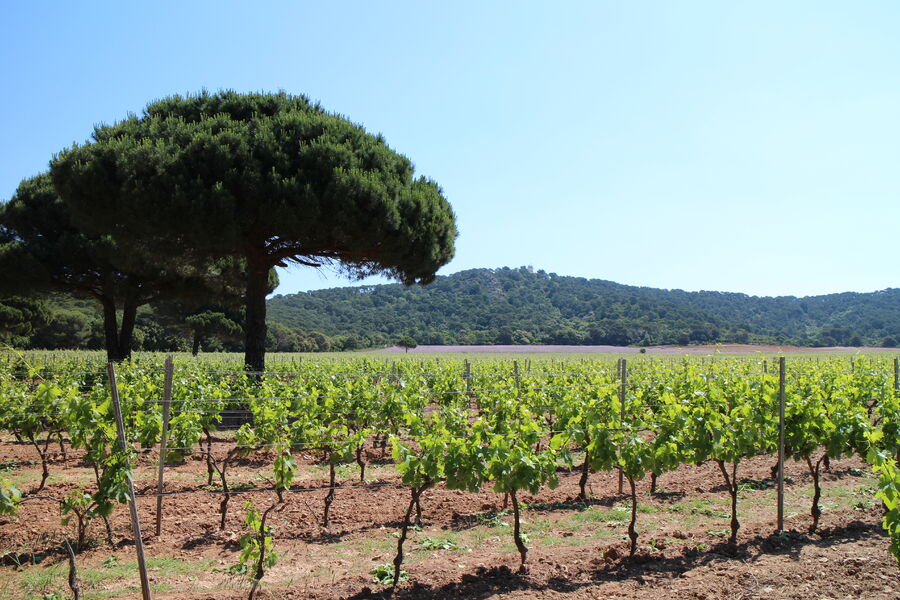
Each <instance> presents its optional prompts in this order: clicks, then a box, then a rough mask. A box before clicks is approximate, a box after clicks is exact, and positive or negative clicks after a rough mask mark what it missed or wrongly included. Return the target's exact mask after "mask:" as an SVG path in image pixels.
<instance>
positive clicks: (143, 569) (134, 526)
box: [106, 363, 153, 600]
mask: <svg viewBox="0 0 900 600" xmlns="http://www.w3.org/2000/svg"><path fill="white" fill-rule="evenodd" d="M106 371H107V373H108V374H109V389H110V392H111V393H112V403H113V410H114V411H115V414H116V432H117V434H118V438H119V450H120V451H122V452H125V451H126V448H127V445H126V443H125V425H124V424H123V423H122V405H121V404H120V403H119V387H118V384H117V383H116V366H115V364H113V363H108V364H107V366H106ZM128 501H129V508H130V509H131V530H132V532H133V534H134V547H135V549H136V550H137V563H138V571H139V572H140V575H141V597H142V599H143V600H153V596H151V595H150V579H149V578H148V577H147V563H146V562H145V561H144V540H143V538H142V537H141V523H140V521H139V520H138V512H137V503H136V502H135V499H134V481H133V479H132V477H130V476H129V477H128Z"/></svg>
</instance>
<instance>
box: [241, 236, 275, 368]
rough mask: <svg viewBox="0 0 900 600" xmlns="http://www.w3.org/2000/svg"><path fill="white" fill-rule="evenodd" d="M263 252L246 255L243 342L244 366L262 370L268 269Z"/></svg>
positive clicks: (264, 353) (264, 359)
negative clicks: (245, 304)
mask: <svg viewBox="0 0 900 600" xmlns="http://www.w3.org/2000/svg"><path fill="white" fill-rule="evenodd" d="M263 256H264V254H262V253H260V255H259V256H257V255H250V256H248V257H247V294H246V302H247V323H246V327H245V328H244V329H245V332H246V336H245V342H244V367H245V368H246V369H247V370H248V371H255V372H262V371H263V370H264V369H265V365H266V292H267V291H268V288H269V269H268V266H267V265H266V264H265V263H264V262H263Z"/></svg>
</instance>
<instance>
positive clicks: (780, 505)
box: [775, 356, 784, 534]
mask: <svg viewBox="0 0 900 600" xmlns="http://www.w3.org/2000/svg"><path fill="white" fill-rule="evenodd" d="M783 531H784V357H783V356H782V357H779V359H778V525H777V527H776V528H775V533H776V534H780V533H781V532H783Z"/></svg>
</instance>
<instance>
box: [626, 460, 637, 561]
mask: <svg viewBox="0 0 900 600" xmlns="http://www.w3.org/2000/svg"><path fill="white" fill-rule="evenodd" d="M627 479H628V485H629V486H630V488H631V522H629V523H628V539H630V540H631V548H630V550H629V556H634V553H635V552H637V541H638V532H637V529H636V528H635V523H636V522H637V491H636V490H635V487H634V479H632V478H631V477H628V478H627Z"/></svg>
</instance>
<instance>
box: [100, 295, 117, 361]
mask: <svg viewBox="0 0 900 600" xmlns="http://www.w3.org/2000/svg"><path fill="white" fill-rule="evenodd" d="M101 303H102V304H103V335H104V337H105V339H106V360H107V362H117V361H118V360H119V319H118V316H117V315H116V305H115V303H114V302H113V300H112V299H111V298H104V299H103V300H102V301H101Z"/></svg>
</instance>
